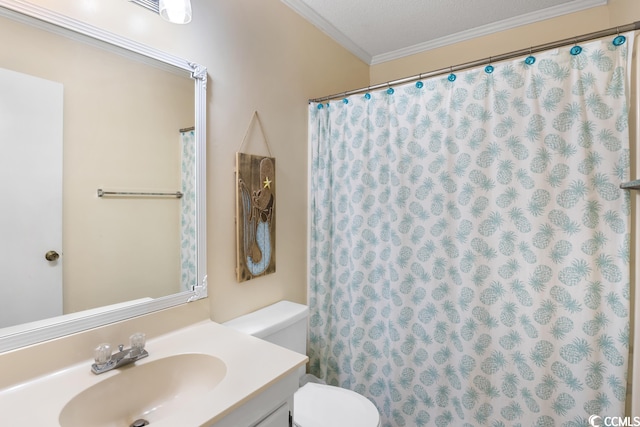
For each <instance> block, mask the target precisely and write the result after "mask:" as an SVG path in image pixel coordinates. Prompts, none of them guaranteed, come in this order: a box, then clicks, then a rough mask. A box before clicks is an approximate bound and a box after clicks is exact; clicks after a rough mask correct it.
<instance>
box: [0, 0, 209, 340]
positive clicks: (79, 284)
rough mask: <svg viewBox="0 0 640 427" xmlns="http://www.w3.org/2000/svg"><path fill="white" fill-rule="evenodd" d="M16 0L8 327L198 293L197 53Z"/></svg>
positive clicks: (2, 141) (7, 26) (0, 310)
mask: <svg viewBox="0 0 640 427" xmlns="http://www.w3.org/2000/svg"><path fill="white" fill-rule="evenodd" d="M5 3H9V6H7V5H6V4H5ZM12 3H14V2H12V1H10V0H2V1H0V6H4V7H5V8H7V9H4V8H2V10H1V11H0V12H2V13H0V15H2V16H0V37H2V39H3V40H13V42H12V43H5V44H4V45H3V47H2V55H0V80H1V81H0V88H2V93H3V95H2V97H0V111H1V112H2V113H0V150H1V151H0V152H1V154H2V155H0V159H2V160H0V162H1V163H0V181H1V182H2V184H0V185H2V187H1V189H2V192H3V197H4V198H5V200H4V203H3V204H4V205H5V206H7V208H5V209H3V210H2V213H0V227H2V228H0V232H1V233H2V234H3V236H8V237H9V239H6V238H4V237H3V241H2V242H0V245H1V247H0V259H2V264H3V268H2V270H3V272H4V273H2V274H3V277H2V278H1V279H0V328H2V327H7V326H14V325H16V324H21V323H24V322H30V321H36V320H41V319H43V318H48V317H51V316H56V315H61V314H64V315H68V314H71V313H76V312H79V311H84V310H91V309H96V308H99V307H102V306H111V305H116V306H117V305H118V304H123V303H126V302H128V301H139V300H145V301H146V300H148V299H158V298H163V297H166V296H170V295H175V294H178V293H181V292H185V291H192V290H193V289H194V287H196V286H197V285H199V284H201V282H202V280H203V278H204V277H205V276H204V274H203V273H204V271H203V269H202V265H200V266H199V265H198V259H197V252H198V248H199V245H203V244H204V242H203V241H200V240H204V239H199V233H200V232H201V231H202V230H199V229H198V228H199V226H198V217H199V215H201V212H200V213H199V209H201V207H202V206H204V204H203V203H202V201H201V200H198V198H199V197H203V195H204V194H203V193H202V194H200V193H201V191H200V190H201V189H198V185H197V182H196V181H197V180H198V176H199V175H200V174H203V171H202V170H201V169H202V166H198V164H199V162H198V159H197V156H198V155H201V154H198V153H199V152H200V153H202V152H203V147H199V144H202V145H203V144H204V141H203V140H202V139H203V138H202V134H201V135H200V136H201V138H200V140H199V139H198V138H197V137H196V135H197V133H196V131H195V128H194V127H195V126H196V125H201V124H200V123H196V121H198V116H199V114H201V115H202V116H204V114H203V111H200V112H198V111H197V107H198V102H197V99H196V98H197V94H198V81H197V79H195V80H194V76H193V75H192V74H193V73H194V69H195V68H196V66H195V64H189V63H187V62H186V61H184V63H185V64H188V66H182V64H180V66H176V65H175V64H172V63H169V62H168V61H161V60H159V58H154V55H147V54H146V55H140V52H135V50H136V49H122V46H114V45H113V44H111V43H110V41H111V40H106V41H105V40H97V39H96V38H95V37H86V36H79V35H78V34H75V33H74V32H72V31H69V30H68V29H58V27H56V26H54V25H50V24H44V25H43V24H38V25H36V26H34V25H32V23H26V22H21V21H23V20H24V19H22V17H20V20H19V21H20V22H19V21H18V20H15V19H14V18H15V17H16V16H18V15H16V13H15V11H11V10H9V9H10V6H11V4H12ZM38 13H44V14H45V15H47V16H49V13H48V12H47V11H46V10H44V9H43V10H42V11H40V10H39V11H38ZM54 15H55V14H54ZM54 22H55V19H54ZM69 26H70V27H73V26H74V23H73V22H71V24H70V25H69ZM132 43H133V42H132ZM133 45H134V46H136V47H138V46H141V45H136V44H133ZM132 50H133V51H132ZM160 59H161V58H160ZM199 71H200V73H202V69H201V68H199ZM199 78H200V79H201V80H204V81H205V82H206V70H205V71H204V76H202V75H201V76H200V77H199ZM194 82H195V86H196V90H194ZM203 88H206V85H203V84H200V90H201V92H202V91H203ZM5 89H6V90H5ZM9 89H11V90H10V91H9ZM9 95H11V96H9ZM201 96H203V95H201ZM194 107H196V108H194ZM202 109H203V107H202ZM9 112H11V115H9V114H8V113H9ZM200 121H202V120H201V119H200ZM201 126H202V125H201ZM98 189H102V190H104V191H109V192H122V193H136V194H122V195H118V194H116V195H109V197H99V195H98ZM137 193H140V194H137ZM162 193H168V194H170V195H163V194H162ZM178 193H179V194H180V197H177V196H176V194H178ZM36 225H38V226H39V227H42V228H41V229H37V228H36ZM27 237H28V238H29V239H27ZM31 240H32V241H31ZM48 253H55V254H57V255H58V257H57V259H53V258H55V256H52V255H50V254H49V255H47V254H48ZM198 268H200V271H198ZM46 276H49V277H46ZM205 295H206V292H205ZM185 302H186V299H185ZM10 307H11V308H13V310H9V308H10ZM1 334H2V330H1V329H0V335H1Z"/></svg>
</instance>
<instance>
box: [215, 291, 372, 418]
mask: <svg viewBox="0 0 640 427" xmlns="http://www.w3.org/2000/svg"><path fill="white" fill-rule="evenodd" d="M308 316H309V309H308V308H307V307H306V306H304V305H301V304H296V303H293V302H290V301H280V302H277V303H275V304H273V305H270V306H268V307H265V308H263V309H260V310H257V311H254V312H253V313H249V314H246V315H244V316H240V317H238V318H236V319H233V320H230V321H228V322H226V323H224V325H225V326H228V327H230V328H233V329H236V330H238V331H241V332H244V333H246V334H249V335H253V336H255V337H258V338H261V339H264V340H266V341H269V342H272V343H274V344H277V345H280V346H282V347H285V348H288V349H289V350H293V351H297V352H298V353H303V354H304V353H305V352H306V347H307V319H308ZM303 369H304V368H303ZM303 369H302V370H301V371H300V373H299V374H300V377H302V376H303V375H304V370H303ZM293 424H294V426H296V427H379V426H380V414H379V413H378V410H377V409H376V407H375V405H374V404H373V403H371V401H370V400H369V399H367V398H366V397H364V396H362V395H361V394H358V393H356V392H355V391H352V390H347V389H344V388H341V387H336V386H331V385H326V384H319V383H316V382H307V383H306V384H304V385H303V386H302V387H300V388H299V389H298V391H297V392H296V393H295V394H294V395H293Z"/></svg>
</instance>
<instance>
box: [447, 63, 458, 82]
mask: <svg viewBox="0 0 640 427" xmlns="http://www.w3.org/2000/svg"><path fill="white" fill-rule="evenodd" d="M449 72H450V73H451V74H449V77H447V80H449V81H450V82H455V81H456V75H455V74H453V66H449Z"/></svg>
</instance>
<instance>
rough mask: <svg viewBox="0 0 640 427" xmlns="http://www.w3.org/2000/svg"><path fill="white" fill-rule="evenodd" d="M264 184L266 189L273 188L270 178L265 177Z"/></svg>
mask: <svg viewBox="0 0 640 427" xmlns="http://www.w3.org/2000/svg"><path fill="white" fill-rule="evenodd" d="M263 184H264V188H271V181H270V180H269V177H268V176H267V177H265V180H264V182H263Z"/></svg>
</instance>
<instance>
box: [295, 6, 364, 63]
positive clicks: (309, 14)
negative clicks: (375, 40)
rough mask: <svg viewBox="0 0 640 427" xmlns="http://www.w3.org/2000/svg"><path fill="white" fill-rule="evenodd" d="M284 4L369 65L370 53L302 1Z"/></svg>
mask: <svg viewBox="0 0 640 427" xmlns="http://www.w3.org/2000/svg"><path fill="white" fill-rule="evenodd" d="M282 2H283V3H284V4H286V5H287V6H289V7H290V8H291V9H293V11H294V12H296V13H297V14H298V15H300V16H302V17H303V18H304V19H306V20H307V21H309V22H310V23H312V24H313V25H314V26H315V27H317V28H318V29H319V30H320V31H322V32H323V33H325V34H326V35H328V36H329V37H331V38H332V39H333V40H335V41H336V42H338V43H339V44H340V45H341V46H342V47H344V48H345V49H347V50H348V51H349V52H351V53H352V54H354V55H355V56H357V57H358V58H360V59H361V60H362V61H364V62H365V63H367V64H369V65H371V61H372V59H373V57H372V56H371V54H370V53H368V52H367V51H365V50H364V49H362V48H361V47H360V46H358V45H357V44H356V43H355V42H354V41H353V40H351V39H350V38H349V37H347V36H346V35H344V33H343V32H342V31H340V30H338V29H337V28H336V27H334V26H333V24H331V23H330V22H329V21H327V20H326V19H324V18H323V17H322V16H320V15H318V13H316V11H315V10H313V9H311V8H310V7H309V6H307V4H306V3H305V2H303V1H302V0H282Z"/></svg>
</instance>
